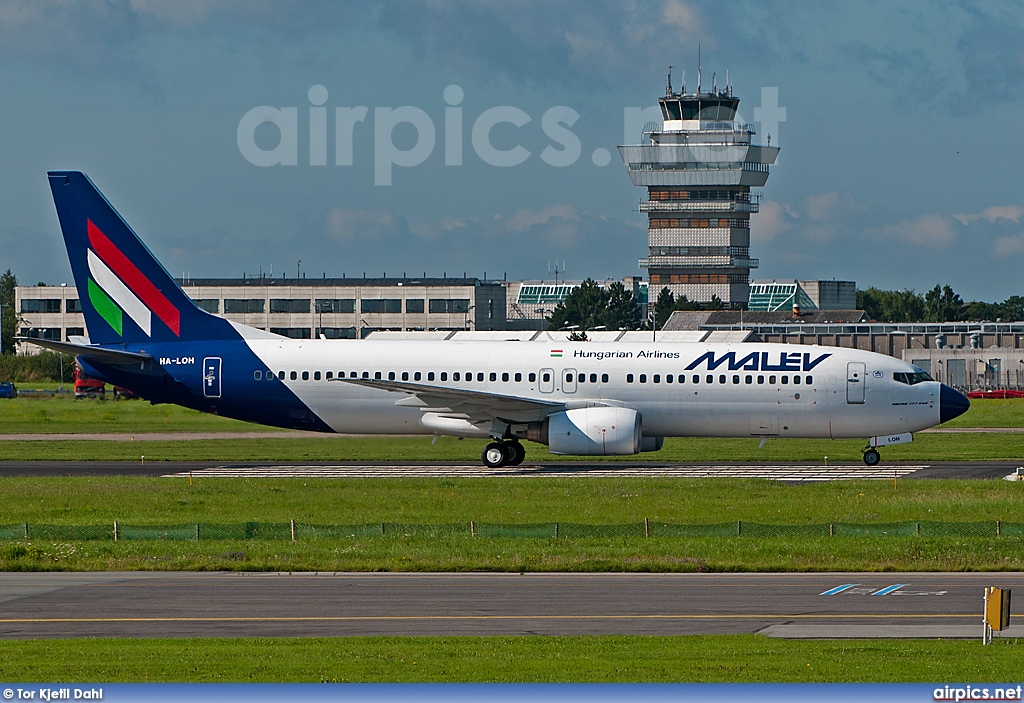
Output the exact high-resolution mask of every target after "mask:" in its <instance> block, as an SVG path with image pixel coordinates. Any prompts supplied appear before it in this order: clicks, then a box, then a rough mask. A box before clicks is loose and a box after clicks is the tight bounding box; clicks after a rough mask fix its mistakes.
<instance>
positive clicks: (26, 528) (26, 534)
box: [25, 522, 28, 539]
mask: <svg viewBox="0 0 1024 703" xmlns="http://www.w3.org/2000/svg"><path fill="white" fill-rule="evenodd" d="M25 539H28V523H27V522H26V523H25Z"/></svg>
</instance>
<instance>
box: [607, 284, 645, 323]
mask: <svg viewBox="0 0 1024 703" xmlns="http://www.w3.org/2000/svg"><path fill="white" fill-rule="evenodd" d="M601 324H602V325H604V326H605V327H607V328H608V329H610V330H621V329H626V330H638V329H640V328H641V327H642V326H643V319H642V316H641V314H640V306H639V305H637V302H636V299H635V298H634V297H633V291H631V290H626V287H625V286H624V285H622V284H621V283H613V284H611V285H610V286H608V302H607V305H606V307H605V310H604V314H603V315H602V316H601Z"/></svg>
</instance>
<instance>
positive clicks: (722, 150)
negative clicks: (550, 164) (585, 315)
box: [619, 71, 779, 310]
mask: <svg viewBox="0 0 1024 703" xmlns="http://www.w3.org/2000/svg"><path fill="white" fill-rule="evenodd" d="M697 75H698V78H697V90H696V92H693V93H687V92H686V86H685V85H683V86H682V90H681V91H680V92H678V93H675V92H673V91H672V78H671V74H669V80H668V86H667V88H666V90H665V95H664V96H663V97H661V98H659V99H658V105H659V106H660V108H661V114H662V119H663V122H662V123H660V124H658V123H649V124H648V125H647V126H646V127H645V128H644V130H643V134H642V139H641V144H638V145H632V146H629V145H627V146H620V147H619V153H620V155H621V156H622V160H623V162H625V164H626V168H627V170H628V171H629V177H630V179H631V180H632V181H633V185H635V186H640V187H643V188H646V189H647V199H646V200H643V201H641V202H640V211H641V212H645V213H647V225H648V229H647V239H648V256H647V257H646V258H643V259H641V260H640V267H641V268H645V269H647V270H648V280H649V281H650V286H651V290H652V291H660V290H661V289H662V288H666V287H667V288H668V289H669V290H670V291H672V293H673V294H674V295H675V296H676V298H679V297H680V296H683V295H685V296H686V298H687V299H688V300H690V301H694V302H701V303H706V302H709V301H711V299H712V296H717V297H718V298H719V299H720V300H721V301H722V302H723V303H725V306H726V307H727V308H729V309H736V310H738V309H742V308H743V307H745V306H746V305H747V301H748V297H749V295H750V271H751V269H755V268H757V266H758V261H757V259H753V258H751V256H750V216H751V214H753V213H756V212H757V211H758V199H757V196H752V194H751V190H750V189H751V188H756V187H760V186H763V185H764V184H765V182H766V181H767V180H768V174H769V167H770V166H771V165H772V164H774V163H775V159H776V157H777V156H778V153H779V149H778V147H772V146H771V145H770V138H769V145H767V146H762V145H758V144H755V143H754V141H753V136H754V127H753V125H751V124H740V123H738V122H735V121H734V120H735V118H736V109H737V107H738V106H739V102H740V101H739V98H737V97H735V96H734V95H733V94H732V88H731V87H730V86H728V85H726V87H725V88H724V89H723V90H719V89H718V87H717V86H714V87H712V90H711V91H710V92H704V91H702V90H701V85H700V73H699V71H698V74H697ZM653 295H656V294H653Z"/></svg>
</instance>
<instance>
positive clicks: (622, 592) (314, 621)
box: [0, 572, 1024, 639]
mask: <svg viewBox="0 0 1024 703" xmlns="http://www.w3.org/2000/svg"><path fill="white" fill-rule="evenodd" d="M985 586H1001V587H1004V588H1013V589H1017V590H1018V591H1020V590H1021V589H1022V588H1024V574H1022V573H1002V574H963V573H954V574H950V573H910V574H907V573H902V574H901V573H890V574H848V573H835V574H730V575H724V574H526V575H521V574H408V573H406V574H280V573H271V574H264V573H191V572H190V573H179V572H173V573H161V572H130V573H129V572H125V573H112V572H99V573H2V574H0V637H2V638H5V639H19V638H74V637H128V638H139V637H271V636H275V637H277V636H290V637H314V636H316V637H338V636H342V637H344V636H362V635H366V636H369V635H402V636H424V635H435V636H437V635H444V636H454V635H530V634H536V635H599V634H636V635H690V634H712V633H713V634H729V633H758V632H759V633H763V634H765V635H768V636H773V637H788V638H850V637H927V638H932V637H942V638H969V637H980V635H981V612H982V589H983V588H984V587H985ZM1018 610H1019V609H1018ZM1016 617H1020V616H1016ZM1003 636H1015V637H1019V636H1024V625H1020V624H1014V625H1013V626H1012V627H1011V629H1009V630H1006V631H1004V632H1003Z"/></svg>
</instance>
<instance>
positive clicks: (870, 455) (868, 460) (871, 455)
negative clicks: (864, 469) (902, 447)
mask: <svg viewBox="0 0 1024 703" xmlns="http://www.w3.org/2000/svg"><path fill="white" fill-rule="evenodd" d="M881 459H882V456H881V455H880V454H879V453H878V450H877V449H865V450H864V463H865V464H867V465H868V466H875V465H876V464H877V463H878V462H879V461H881Z"/></svg>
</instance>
